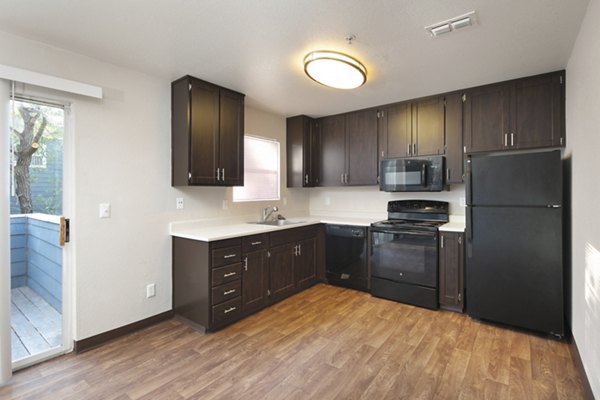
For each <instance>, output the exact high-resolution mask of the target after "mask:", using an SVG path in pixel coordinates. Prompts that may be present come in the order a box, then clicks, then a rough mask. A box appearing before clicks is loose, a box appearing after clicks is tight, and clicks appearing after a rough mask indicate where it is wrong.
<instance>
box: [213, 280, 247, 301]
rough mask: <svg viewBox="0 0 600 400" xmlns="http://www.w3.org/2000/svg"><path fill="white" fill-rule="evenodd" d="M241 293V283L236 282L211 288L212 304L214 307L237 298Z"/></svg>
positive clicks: (239, 281)
mask: <svg viewBox="0 0 600 400" xmlns="http://www.w3.org/2000/svg"><path fill="white" fill-rule="evenodd" d="M241 292H242V281H241V280H239V279H238V280H237V281H233V282H229V283H226V284H224V285H221V286H217V287H214V288H212V304H213V305H216V304H219V303H222V302H224V301H226V300H231V299H233V298H235V297H237V296H239V295H240V294H241Z"/></svg>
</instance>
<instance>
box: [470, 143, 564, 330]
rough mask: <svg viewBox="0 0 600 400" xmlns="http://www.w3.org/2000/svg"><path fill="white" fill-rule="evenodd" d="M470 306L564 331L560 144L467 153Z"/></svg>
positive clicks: (479, 313)
mask: <svg viewBox="0 0 600 400" xmlns="http://www.w3.org/2000/svg"><path fill="white" fill-rule="evenodd" d="M466 170H467V174H466V180H467V187H466V190H467V193H466V194H467V199H466V200H467V213H466V214H467V232H466V234H467V241H466V242H467V243H466V247H467V248H466V250H467V258H466V276H465V278H466V310H467V313H468V314H469V315H470V316H471V317H473V318H477V319H482V320H489V321H494V322H499V323H502V324H507V325H512V326H515V327H520V328H525V329H530V330H535V331H538V332H544V333H548V334H551V335H554V336H556V337H562V336H564V313H563V308H564V300H563V255H562V251H563V250H562V248H563V234H562V232H563V227H562V225H563V222H562V221H563V217H562V216H563V209H562V206H563V204H562V193H563V189H562V182H563V179H562V160H561V153H560V150H554V151H545V152H537V153H517V154H508V155H506V154H494V155H471V156H469V157H468V158H467V168H466Z"/></svg>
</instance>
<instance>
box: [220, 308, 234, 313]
mask: <svg viewBox="0 0 600 400" xmlns="http://www.w3.org/2000/svg"><path fill="white" fill-rule="evenodd" d="M235 310H236V307H229V308H228V309H227V310H225V311H223V314H228V313H230V312H232V311H235Z"/></svg>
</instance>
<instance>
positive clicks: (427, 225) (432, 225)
mask: <svg viewBox="0 0 600 400" xmlns="http://www.w3.org/2000/svg"><path fill="white" fill-rule="evenodd" d="M446 222H447V221H415V220H406V219H387V220H384V221H379V222H374V223H372V224H371V226H372V227H374V228H404V229H407V228H411V229H423V230H437V228H438V227H439V226H440V225H443V224H445V223H446Z"/></svg>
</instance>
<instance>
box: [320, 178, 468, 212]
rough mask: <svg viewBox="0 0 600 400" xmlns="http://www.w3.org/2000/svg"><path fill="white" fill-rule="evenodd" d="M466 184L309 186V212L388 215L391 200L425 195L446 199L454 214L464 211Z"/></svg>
mask: <svg viewBox="0 0 600 400" xmlns="http://www.w3.org/2000/svg"><path fill="white" fill-rule="evenodd" d="M464 196H465V185H452V186H451V190H450V191H444V192H431V193H423V192H419V193H388V192H380V191H379V187H377V186H360V187H340V188H314V189H310V212H311V214H314V215H331V216H344V215H348V214H350V213H352V214H354V215H356V216H364V217H365V218H382V219H383V218H387V211H386V210H387V202H388V201H390V200H405V199H426V200H439V201H447V202H449V203H450V214H451V215H457V216H458V215H460V216H464V215H465V207H463V206H461V202H460V200H461V197H462V198H464Z"/></svg>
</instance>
